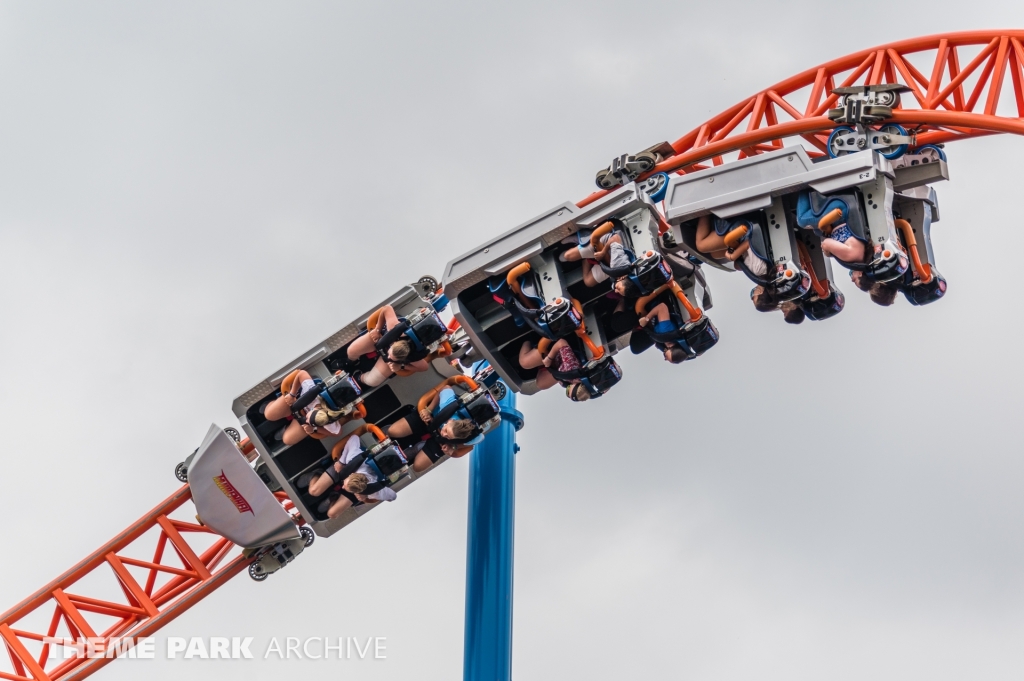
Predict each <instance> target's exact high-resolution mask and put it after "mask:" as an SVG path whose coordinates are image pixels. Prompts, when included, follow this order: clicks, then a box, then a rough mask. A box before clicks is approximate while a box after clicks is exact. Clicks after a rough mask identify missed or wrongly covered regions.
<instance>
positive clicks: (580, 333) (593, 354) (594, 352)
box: [570, 298, 604, 359]
mask: <svg viewBox="0 0 1024 681" xmlns="http://www.w3.org/2000/svg"><path fill="white" fill-rule="evenodd" d="M570 300H571V301H572V307H573V309H574V310H576V314H578V315H579V316H580V327H579V328H578V329H576V336H577V337H578V338H579V339H580V340H581V341H583V344H584V345H586V346H587V350H589V351H590V358H591V359H601V358H602V357H604V346H603V345H597V344H596V343H594V341H592V340H590V336H589V335H588V334H587V323H586V322H585V321H583V305H582V304H581V303H580V301H578V300H576V299H575V298H571V299H570Z"/></svg>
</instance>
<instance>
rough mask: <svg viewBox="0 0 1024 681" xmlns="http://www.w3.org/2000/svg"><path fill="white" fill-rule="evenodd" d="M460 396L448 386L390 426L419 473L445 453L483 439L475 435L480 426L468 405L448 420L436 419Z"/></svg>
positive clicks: (449, 453)
mask: <svg viewBox="0 0 1024 681" xmlns="http://www.w3.org/2000/svg"><path fill="white" fill-rule="evenodd" d="M456 400H458V397H457V396H456V395H455V391H454V390H452V389H451V388H445V389H444V390H442V391H441V392H439V393H437V394H436V395H434V397H433V399H431V401H430V402H429V403H428V404H427V406H426V407H424V408H423V409H420V410H417V411H414V412H413V413H411V414H409V415H408V416H405V417H403V418H401V419H399V420H397V421H395V422H394V423H392V424H391V426H390V427H389V428H388V437H390V438H391V439H393V440H395V441H396V442H397V443H398V445H399V446H400V447H401V448H402V449H403V450H405V451H406V456H407V457H408V458H409V459H410V460H411V461H412V465H413V466H412V467H413V470H414V471H416V472H417V473H422V472H423V471H425V470H427V469H428V468H430V467H431V466H432V465H434V464H435V463H437V462H438V460H440V459H441V457H442V456H445V455H448V456H451V455H452V454H455V452H456V450H457V449H458V448H459V447H461V446H463V445H470V446H472V445H475V444H477V443H478V442H480V441H481V440H483V436H482V435H477V436H475V437H474V436H473V434H474V433H475V432H476V430H477V426H476V423H475V422H474V421H473V419H472V418H471V417H470V415H469V413H468V412H466V410H465V409H461V408H460V409H459V410H458V411H456V412H455V414H454V415H453V416H452V417H451V418H449V419H447V420H445V422H444V423H437V422H436V417H437V416H438V414H440V413H441V411H442V410H443V409H444V408H445V407H447V406H448V405H449V404H451V403H452V402H454V401H456Z"/></svg>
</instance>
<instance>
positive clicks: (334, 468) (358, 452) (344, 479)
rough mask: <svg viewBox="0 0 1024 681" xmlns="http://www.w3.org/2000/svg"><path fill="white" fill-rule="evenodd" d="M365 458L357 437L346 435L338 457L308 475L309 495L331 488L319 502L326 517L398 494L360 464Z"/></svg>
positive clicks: (391, 499)
mask: <svg viewBox="0 0 1024 681" xmlns="http://www.w3.org/2000/svg"><path fill="white" fill-rule="evenodd" d="M365 458H366V456H365V452H364V451H363V445H362V443H361V442H360V441H359V436H358V435H350V436H349V438H348V440H346V441H345V445H344V447H343V448H342V450H341V455H340V456H339V457H338V460H337V461H335V462H334V463H332V464H331V465H330V466H328V467H327V470H326V471H324V472H323V473H322V474H320V475H319V476H316V475H314V476H312V479H311V480H310V482H309V493H310V495H311V496H313V497H319V496H322V495H323V494H325V493H327V492H328V491H330V490H331V489H332V488H334V493H333V494H331V495H330V496H329V497H328V498H327V499H326V500H324V502H323V503H322V504H321V507H326V508H321V510H326V512H327V517H328V518H337V517H338V516H340V515H341V514H342V513H344V512H345V511H347V510H348V509H349V508H351V507H352V506H359V505H361V504H379V503H380V502H382V501H394V500H395V499H397V498H398V493H397V492H395V490H393V489H391V488H390V487H388V486H387V485H386V483H385V481H383V480H380V479H379V478H378V477H377V475H376V473H374V471H373V470H372V469H371V468H370V467H369V466H367V465H366V464H365V463H364V461H365ZM300 484H301V483H300Z"/></svg>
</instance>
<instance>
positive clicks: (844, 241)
mask: <svg viewBox="0 0 1024 681" xmlns="http://www.w3.org/2000/svg"><path fill="white" fill-rule="evenodd" d="M866 250H867V249H866V247H865V245H864V242H863V241H861V240H860V239H858V238H856V237H855V236H853V232H851V231H850V228H849V227H847V226H846V224H845V223H844V224H841V225H839V226H838V227H833V228H832V232H831V234H829V235H828V238H825V239H822V240H821V252H822V253H824V254H825V255H831V256H832V257H833V258H838V259H839V260H842V261H843V262H851V263H859V262H864V256H865V255H866Z"/></svg>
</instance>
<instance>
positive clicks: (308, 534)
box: [299, 525, 316, 548]
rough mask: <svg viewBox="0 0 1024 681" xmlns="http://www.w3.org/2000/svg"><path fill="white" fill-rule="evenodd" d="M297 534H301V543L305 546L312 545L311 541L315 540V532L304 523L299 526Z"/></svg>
mask: <svg viewBox="0 0 1024 681" xmlns="http://www.w3.org/2000/svg"><path fill="white" fill-rule="evenodd" d="M299 534H301V535H302V545H303V546H305V547H306V548H309V547H310V546H312V545H313V542H314V541H316V534H314V533H313V530H312V529H310V528H309V527H308V526H306V525H303V526H302V527H300V528H299Z"/></svg>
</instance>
